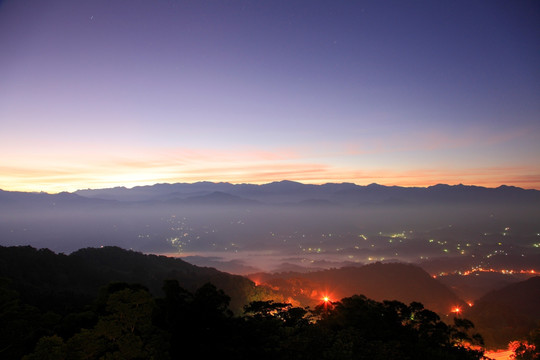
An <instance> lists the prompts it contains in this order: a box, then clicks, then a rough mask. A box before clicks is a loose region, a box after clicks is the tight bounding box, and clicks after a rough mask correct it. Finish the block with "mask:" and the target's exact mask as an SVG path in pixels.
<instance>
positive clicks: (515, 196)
mask: <svg viewBox="0 0 540 360" xmlns="http://www.w3.org/2000/svg"><path fill="white" fill-rule="evenodd" d="M213 193H220V194H228V195H231V196H233V197H236V198H234V201H236V202H238V200H239V198H241V199H242V202H248V201H249V200H251V201H257V202H261V203H270V204H286V203H306V204H309V205H312V204H324V205H328V204H342V205H362V204H367V205H373V204H381V205H384V204H387V205H407V204H424V203H428V204H430V203H434V202H435V203H437V202H444V203H463V202H469V201H475V202H478V201H480V202H488V203H489V202H520V203H540V191H538V190H526V189H522V188H518V187H514V186H506V185H503V186H499V187H497V188H486V187H481V186H473V185H462V184H460V185H446V184H437V185H434V186H429V187H400V186H385V185H378V184H370V185H356V184H352V183H327V184H323V185H313V184H302V183H299V182H294V181H288V180H283V181H279V182H271V183H268V184H262V185H256V184H230V183H225V182H220V183H213V182H197V183H175V184H156V185H148V186H136V187H133V188H131V189H127V188H125V187H117V188H108V189H96V190H92V189H87V190H78V191H75V192H74V193H73V194H76V195H79V196H81V197H85V198H93V199H102V200H116V201H124V202H133V201H168V200H170V199H171V198H175V199H177V200H178V199H184V200H185V199H188V198H193V197H197V196H199V197H200V196H207V195H210V194H213ZM231 199H232V197H231ZM220 200H221V201H222V200H223V196H222V197H221V199H220Z"/></svg>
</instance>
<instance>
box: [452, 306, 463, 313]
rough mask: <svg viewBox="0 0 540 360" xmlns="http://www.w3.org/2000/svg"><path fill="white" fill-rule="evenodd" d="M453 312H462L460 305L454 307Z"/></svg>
mask: <svg viewBox="0 0 540 360" xmlns="http://www.w3.org/2000/svg"><path fill="white" fill-rule="evenodd" d="M452 312H453V313H456V314H459V313H460V312H461V308H460V307H459V306H456V307H454V308H452Z"/></svg>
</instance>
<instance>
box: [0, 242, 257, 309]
mask: <svg viewBox="0 0 540 360" xmlns="http://www.w3.org/2000/svg"><path fill="white" fill-rule="evenodd" d="M0 277H4V278H8V279H11V280H12V286H13V288H14V289H15V290H17V291H18V292H19V293H20V294H21V297H22V300H23V301H24V302H26V303H28V304H31V305H35V306H38V307H42V306H44V305H45V307H47V308H50V309H54V310H55V311H59V312H63V311H64V306H73V305H74V304H78V305H80V306H82V305H84V304H86V303H87V302H89V301H91V300H92V299H93V298H94V296H95V295H96V294H97V293H98V291H99V289H100V288H101V287H102V286H105V285H107V284H108V283H110V282H128V283H140V284H142V285H144V286H146V287H147V288H148V289H149V290H150V292H151V293H152V294H154V295H155V296H161V295H162V290H161V287H162V285H163V281H164V280H166V279H176V280H178V282H179V283H180V285H181V286H182V287H184V288H185V289H188V290H190V291H194V290H195V289H197V288H198V287H200V286H202V285H203V284H205V283H207V282H211V283H213V284H214V285H216V286H217V287H218V288H220V289H223V290H224V291H225V292H226V293H227V294H228V295H229V296H231V308H232V309H233V310H234V311H236V312H240V311H241V309H242V307H243V306H244V305H245V304H247V303H249V302H250V301H252V300H256V299H260V298H261V295H262V294H260V291H261V289H257V288H256V287H255V285H254V283H253V282H251V281H250V280H248V279H246V278H244V277H242V276H237V275H231V274H228V273H224V272H221V271H218V270H216V269H213V268H204V267H198V266H195V265H191V264H188V263H186V262H185V261H183V260H181V259H175V258H170V257H165V256H156V255H145V254H142V253H138V252H134V251H128V250H123V249H120V248H118V247H104V248H86V249H81V250H79V251H76V252H74V253H72V254H70V255H64V254H55V253H53V252H52V251H50V250H48V249H39V250H37V249H34V248H32V247H30V246H21V247H0ZM265 295H266V294H265ZM36 299H39V300H38V302H37V303H36ZM44 303H46V304H44Z"/></svg>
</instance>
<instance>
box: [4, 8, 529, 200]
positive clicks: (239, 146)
mask: <svg viewBox="0 0 540 360" xmlns="http://www.w3.org/2000/svg"><path fill="white" fill-rule="evenodd" d="M319 5H320V6H319ZM319 5H317V6H315V7H314V8H313V9H312V10H313V11H312V12H310V11H308V13H309V15H308V14H304V15H299V14H303V13H304V11H306V9H305V8H304V6H303V5H301V4H300V3H295V2H293V3H288V5H287V6H285V5H284V4H281V5H279V4H273V3H272V2H269V3H266V2H264V3H259V2H252V3H250V4H249V5H246V4H244V3H242V4H241V3H239V2H234V1H233V2H232V3H231V4H228V5H225V4H220V3H219V4H213V5H209V4H207V3H204V4H203V3H199V2H195V3H187V2H182V1H179V2H172V3H170V2H158V3H156V2H152V1H147V2H145V1H143V2H137V3H136V4H135V3H132V2H120V1H93V2H89V3H85V4H80V3H77V4H75V3H73V2H71V1H66V0H52V1H47V2H40V1H24V2H20V1H6V2H2V4H1V5H0V10H1V11H0V47H1V48H2V49H3V52H2V53H3V55H4V56H2V57H0V78H1V79H2V86H0V121H1V124H2V128H1V131H0V153H1V154H2V156H1V157H0V189H4V190H17V191H47V192H61V191H74V190H77V189H85V188H105V187H115V186H126V187H133V186H137V185H149V184H155V183H163V182H170V183H176V182H187V183H192V182H198V181H214V182H222V181H224V182H231V183H255V184H263V183H269V182H273V181H280V180H284V179H286V180H293V181H298V182H302V183H309V184H323V183H328V182H352V183H356V184H359V185H367V184H370V183H379V184H382V185H399V186H419V187H425V186H430V185H435V184H439V183H447V184H451V185H454V184H460V183H463V184H469V185H479V186H486V187H498V186H500V185H503V184H506V185H515V186H519V187H523V188H535V189H540V163H539V162H538V154H539V153H540V125H539V122H538V118H540V110H539V108H538V97H539V93H538V86H537V84H538V83H539V79H538V71H537V64H538V63H540V59H539V55H538V54H539V53H540V52H538V51H536V44H537V43H538V41H537V39H536V38H535V36H536V35H535V34H536V33H537V32H536V26H537V22H536V21H535V19H534V18H533V17H531V16H529V15H530V14H534V11H528V10H526V9H525V7H524V8H523V9H521V8H519V7H518V8H516V9H515V11H509V10H507V9H505V8H500V9H499V8H497V7H493V8H491V7H490V4H485V6H486V9H483V8H482V6H480V7H479V8H478V9H477V8H473V7H470V8H469V4H468V3H466V2H464V3H462V4H459V5H456V8H458V9H460V10H459V11H457V12H455V11H454V10H455V9H453V8H452V7H449V8H447V7H448V6H447V5H448V4H446V3H439V4H433V3H430V2H427V3H426V4H424V5H426V6H427V7H428V8H430V12H429V13H431V14H432V15H430V16H428V17H426V16H423V15H421V14H422V12H421V11H420V12H419V11H416V10H414V9H413V8H415V7H408V6H405V5H404V4H400V3H397V4H395V6H394V7H385V6H382V5H380V4H378V3H377V2H374V3H372V4H355V3H351V4H349V3H347V4H340V5H336V4H333V3H332V2H328V3H322V4H319ZM509 6H510V5H509ZM449 12H450V13H452V14H453V15H452V16H453V17H455V18H454V20H453V21H451V22H447V21H446V20H445V19H438V17H439V16H440V14H448V13H449ZM427 13H428V12H426V14H427ZM487 13H489V14H491V15H490V16H486V14H487ZM119 14H123V15H122V16H120V15H119ZM394 17H395V19H399V26H398V27H396V26H395V24H396V21H394V20H390V19H394ZM201 19H205V20H204V21H203V22H201V21H202V20H201ZM501 19H502V20H501ZM501 21H502V22H501ZM202 23H205V24H212V26H203V25H202ZM323 23H324V24H327V25H326V26H325V27H321V24H323ZM513 23H519V26H513V25H512V24H513ZM433 24H437V26H433ZM453 24H461V25H460V28H459V31H458V33H460V32H463V34H467V35H466V36H459V34H457V35H456V36H458V39H459V41H456V39H455V38H454V37H453V35H451V34H454V33H456V30H457V29H455V27H454V25H453ZM398 28H399V30H398ZM278 29H279V30H278ZM308 29H309V30H308ZM427 29H429V31H427ZM490 29H491V30H490ZM59 34H61V36H60V35H59ZM403 34H408V35H407V36H406V37H405V38H404V37H403V36H402V35H403ZM507 38H512V39H516V43H515V44H513V43H512V44H511V43H508V40H506V39H507ZM434 44H435V45H436V46H434ZM478 44H482V46H479V45H478ZM501 49H504V51H502V50H501ZM409 50H411V51H409ZM465 79H466V80H465ZM473 99H474V100H473Z"/></svg>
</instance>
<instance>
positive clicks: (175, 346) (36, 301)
mask: <svg viewBox="0 0 540 360" xmlns="http://www.w3.org/2000/svg"><path fill="white" fill-rule="evenodd" d="M214 284H216V285H214ZM221 289H226V290H225V291H224V290H221ZM229 290H231V291H232V293H233V294H230V293H229ZM260 291H263V292H264V291H266V290H264V289H259V287H254V285H253V284H252V282H251V281H249V280H248V279H245V278H242V277H237V276H232V275H230V274H226V273H221V272H218V271H217V270H215V269H209V268H199V267H196V266H193V265H190V264H187V263H185V262H183V261H181V260H178V259H170V258H164V257H156V256H148V255H143V254H139V253H135V252H131V251H126V250H122V249H119V248H104V249H83V250H80V251H78V252H75V253H73V254H71V255H63V254H54V253H53V252H51V251H49V250H46V249H42V250H36V249H34V248H31V247H11V248H6V247H0V358H2V359H21V358H22V359H26V360H31V359H180V358H184V357H185V356H186V355H187V354H193V353H195V354H197V355H198V357H201V358H205V357H211V356H219V357H221V358H223V357H225V358H236V359H270V358H272V359H289V358H291V359H292V358H294V359H465V360H466V359H480V358H481V355H482V353H481V351H479V350H472V349H471V348H470V347H469V345H471V344H472V345H480V344H481V343H482V340H481V338H480V336H478V335H477V334H475V332H474V329H473V325H472V323H471V322H470V321H468V320H465V319H462V318H458V319H455V320H454V321H455V322H454V323H452V324H448V322H443V321H442V320H441V319H440V318H439V316H438V315H437V314H436V313H434V312H432V311H430V310H427V309H425V308H424V307H423V306H422V304H420V303H418V302H412V303H410V304H409V305H406V304H404V303H402V302H399V301H375V300H371V299H368V298H366V297H365V296H358V295H354V296H350V297H346V298H343V299H342V300H341V301H339V302H335V303H331V302H327V303H321V304H319V305H318V306H315V307H313V308H307V307H306V308H304V307H294V306H292V305H291V304H288V303H286V302H283V298H280V297H271V296H272V295H277V294H272V293H269V292H266V293H261V292H260ZM229 295H231V296H230V297H229ZM233 298H236V301H234V302H233V301H232V299H233ZM268 299H274V300H268ZM240 305H241V306H240ZM239 307H240V308H239ZM531 336H532V337H531V338H530V339H529V344H535V343H536V342H535V339H537V338H538V336H536V335H534V334H532V335H531ZM531 349H532V350H531ZM536 349H538V347H537V348H536ZM518 350H519V351H521V352H522V353H523V354H524V357H521V358H522V359H528V358H530V359H534V357H526V355H527V354H528V353H530V352H531V351H533V352H534V351H536V350H535V348H531V347H530V346H528V347H527V346H526V347H523V346H522V347H520V348H519V347H518ZM516 352H517V351H516ZM533 356H536V355H533Z"/></svg>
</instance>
